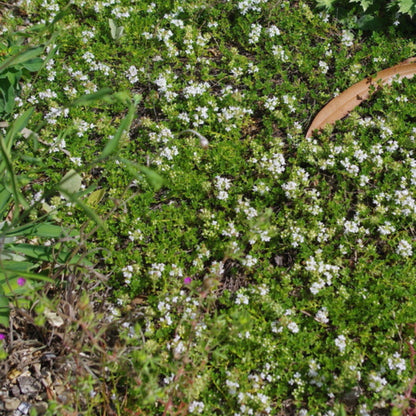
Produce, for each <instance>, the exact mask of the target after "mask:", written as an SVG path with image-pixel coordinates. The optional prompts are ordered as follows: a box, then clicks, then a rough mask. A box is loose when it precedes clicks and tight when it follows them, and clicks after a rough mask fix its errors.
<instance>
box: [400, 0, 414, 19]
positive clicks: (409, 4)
mask: <svg viewBox="0 0 416 416" xmlns="http://www.w3.org/2000/svg"><path fill="white" fill-rule="evenodd" d="M398 4H399V11H400V12H401V13H407V14H408V15H409V16H413V15H414V14H416V1H415V0H400V1H399V2H398Z"/></svg>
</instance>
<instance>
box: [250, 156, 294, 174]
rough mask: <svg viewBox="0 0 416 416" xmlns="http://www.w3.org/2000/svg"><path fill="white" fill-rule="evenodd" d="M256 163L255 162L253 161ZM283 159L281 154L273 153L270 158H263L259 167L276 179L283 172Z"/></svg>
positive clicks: (284, 163) (284, 162)
mask: <svg viewBox="0 0 416 416" xmlns="http://www.w3.org/2000/svg"><path fill="white" fill-rule="evenodd" d="M253 161H255V162H257V160H253ZM285 165H286V161H285V157H284V155H283V153H273V154H272V155H271V156H266V155H265V156H263V157H262V158H261V159H260V167H261V168H262V169H265V170H267V171H269V172H270V173H271V174H272V175H273V177H274V178H278V177H279V176H280V174H281V173H283V172H284V171H285Z"/></svg>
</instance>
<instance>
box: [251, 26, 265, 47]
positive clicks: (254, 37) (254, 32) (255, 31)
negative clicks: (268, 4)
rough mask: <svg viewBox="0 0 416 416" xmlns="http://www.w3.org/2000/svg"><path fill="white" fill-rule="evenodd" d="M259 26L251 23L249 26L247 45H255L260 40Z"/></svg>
mask: <svg viewBox="0 0 416 416" xmlns="http://www.w3.org/2000/svg"><path fill="white" fill-rule="evenodd" d="M261 29H262V27H261V25H259V24H256V23H253V24H252V25H251V32H250V33H249V35H248V36H249V39H248V43H250V44H253V43H257V42H258V41H259V39H260V35H261Z"/></svg>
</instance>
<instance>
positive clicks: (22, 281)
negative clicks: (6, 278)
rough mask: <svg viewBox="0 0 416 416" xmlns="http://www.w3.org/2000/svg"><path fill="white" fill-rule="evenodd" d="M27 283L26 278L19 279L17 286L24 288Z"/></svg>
mask: <svg viewBox="0 0 416 416" xmlns="http://www.w3.org/2000/svg"><path fill="white" fill-rule="evenodd" d="M25 283H26V279H25V278H24V277H19V278H18V279H17V284H18V285H19V286H24V285H25Z"/></svg>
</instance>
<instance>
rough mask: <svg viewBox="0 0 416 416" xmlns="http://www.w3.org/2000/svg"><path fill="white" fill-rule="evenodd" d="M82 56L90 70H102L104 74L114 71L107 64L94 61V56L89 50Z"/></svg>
mask: <svg viewBox="0 0 416 416" xmlns="http://www.w3.org/2000/svg"><path fill="white" fill-rule="evenodd" d="M82 58H83V59H84V61H85V62H87V63H88V64H89V65H90V68H89V69H90V70H91V71H98V72H102V73H103V74H104V75H105V76H109V75H110V74H113V73H114V71H113V70H112V69H111V68H110V67H109V66H108V65H106V64H103V63H102V62H96V61H95V56H94V54H93V53H91V52H85V53H84V55H82Z"/></svg>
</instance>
